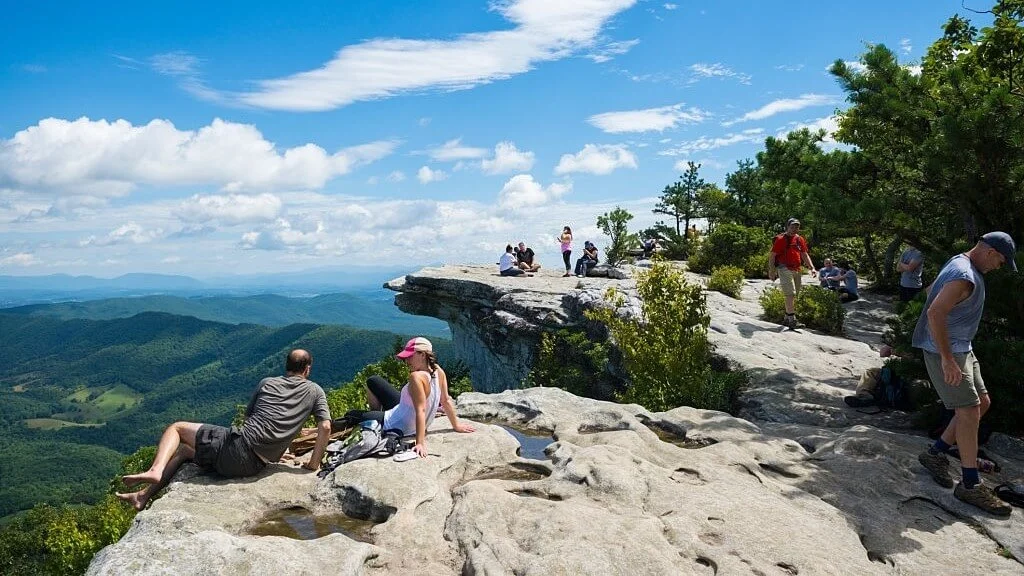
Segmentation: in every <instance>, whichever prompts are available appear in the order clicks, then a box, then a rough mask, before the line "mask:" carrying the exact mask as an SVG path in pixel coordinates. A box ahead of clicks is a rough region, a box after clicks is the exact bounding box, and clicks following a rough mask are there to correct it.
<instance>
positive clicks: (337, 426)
mask: <svg viewBox="0 0 1024 576" xmlns="http://www.w3.org/2000/svg"><path fill="white" fill-rule="evenodd" d="M366 389H367V390H369V391H370V393H371V394H373V395H374V396H376V397H377V400H378V401H379V402H380V410H349V411H348V412H346V413H345V416H344V417H342V418H338V419H336V420H332V421H331V431H332V432H337V431H339V430H344V429H345V428H349V427H351V426H356V425H358V424H359V423H360V422H362V421H363V420H376V421H378V422H380V423H381V424H382V425H383V424H384V412H385V411H387V410H390V409H392V408H394V407H395V406H398V403H399V402H400V401H401V400H402V393H401V392H400V391H399V390H398V389H397V388H395V387H394V386H392V385H391V384H389V383H388V381H387V380H385V379H383V378H381V377H380V376H370V377H369V378H367V379H366Z"/></svg>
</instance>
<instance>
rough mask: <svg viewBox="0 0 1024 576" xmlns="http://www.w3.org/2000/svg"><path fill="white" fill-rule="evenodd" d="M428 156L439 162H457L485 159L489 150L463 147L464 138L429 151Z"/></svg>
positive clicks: (450, 141)
mask: <svg viewBox="0 0 1024 576" xmlns="http://www.w3.org/2000/svg"><path fill="white" fill-rule="evenodd" d="M426 154H427V156H430V158H431V159H432V160H435V161H437V162H453V161H455V160H467V159H468V160H475V159H477V158H483V157H484V156H486V155H487V149H486V148H474V147H472V146H463V145H462V138H455V139H454V140H449V141H447V142H445V143H444V144H442V145H440V146H438V147H436V148H431V149H430V150H427V152H426Z"/></svg>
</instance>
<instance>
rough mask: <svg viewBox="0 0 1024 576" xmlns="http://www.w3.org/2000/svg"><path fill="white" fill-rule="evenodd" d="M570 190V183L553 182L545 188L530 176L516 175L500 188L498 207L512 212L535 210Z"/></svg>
mask: <svg viewBox="0 0 1024 576" xmlns="http://www.w3.org/2000/svg"><path fill="white" fill-rule="evenodd" d="M571 190H572V184H571V183H564V184H562V183H558V182H555V183H553V184H550V185H548V186H547V187H545V186H541V184H540V183H539V182H537V181H536V180H534V179H533V176H531V175H530V174H516V175H515V176H513V177H511V178H509V179H508V182H505V185H504V186H502V187H501V192H500V193H498V205H499V206H501V207H502V208H505V209H512V210H524V209H527V208H536V207H537V206H543V205H545V204H550V203H551V202H553V201H555V200H558V199H559V198H561V197H562V196H564V195H565V194H566V193H568V192H569V191H571Z"/></svg>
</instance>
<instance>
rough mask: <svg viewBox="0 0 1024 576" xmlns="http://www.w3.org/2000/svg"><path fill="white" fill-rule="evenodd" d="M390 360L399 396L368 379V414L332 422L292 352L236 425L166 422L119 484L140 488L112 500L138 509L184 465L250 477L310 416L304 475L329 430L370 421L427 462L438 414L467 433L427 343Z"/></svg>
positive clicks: (284, 449) (306, 367)
mask: <svg viewBox="0 0 1024 576" xmlns="http://www.w3.org/2000/svg"><path fill="white" fill-rule="evenodd" d="M396 356H397V357H398V358H399V359H401V360H403V361H404V362H405V363H406V365H407V366H408V367H409V380H408V382H406V384H405V386H404V387H403V388H402V389H401V391H399V390H398V389H397V388H395V387H394V386H392V385H391V384H390V383H388V382H387V381H385V380H384V379H382V378H380V377H378V376H373V377H371V378H370V379H369V381H368V382H367V383H366V389H367V390H366V396H367V399H368V402H369V408H370V410H369V411H355V412H350V413H349V414H346V416H345V418H339V419H338V420H334V421H332V420H331V412H330V409H329V408H328V406H327V395H326V394H325V393H324V390H323V388H321V387H320V386H319V385H318V384H317V383H316V382H313V381H312V380H310V379H309V373H310V370H311V369H312V366H313V357H312V356H311V355H310V354H309V352H307V351H305V350H292V351H291V352H289V354H288V357H287V360H286V361H285V374H284V376H273V377H269V378H264V379H263V380H261V381H260V383H259V384H258V385H257V386H256V390H255V391H254V392H253V395H252V398H251V399H250V400H249V405H248V407H247V408H246V410H245V420H244V422H243V423H242V425H241V426H232V427H230V428H227V427H224V426H216V425H212V424H202V423H197V422H175V423H174V424H171V425H170V426H168V427H167V429H166V430H164V433H163V435H162V436H161V437H160V443H159V444H158V445H157V450H156V455H155V456H154V458H153V463H152V464H151V465H150V467H149V469H147V470H146V471H145V472H142V473H139V474H129V475H126V476H124V478H122V481H123V482H124V484H125V485H126V486H129V487H132V486H137V485H145V487H144V488H142V489H140V490H138V491H135V492H128V493H119V494H117V497H118V498H120V499H121V500H123V501H125V502H127V503H128V504H130V505H132V507H134V508H135V509H136V510H142V509H143V508H145V507H146V505H147V504H148V503H149V502H150V500H152V498H153V497H154V496H155V495H156V494H157V493H159V492H160V490H162V489H163V488H164V487H165V486H167V484H168V483H169V482H170V481H171V479H172V478H173V477H174V474H175V473H176V472H177V471H178V468H179V467H180V466H181V465H182V464H184V463H185V462H189V461H192V462H195V463H196V464H198V465H199V466H200V467H201V468H202V469H204V470H205V471H208V472H215V473H217V474H219V475H221V476H224V477H227V478H243V477H247V476H254V475H256V474H258V473H260V472H261V471H262V470H263V469H264V468H266V466H267V464H271V463H275V462H278V461H282V460H287V459H288V456H289V455H290V454H289V453H288V449H289V447H290V446H291V443H292V440H293V439H294V438H295V437H296V436H297V435H298V434H299V433H300V432H301V431H302V426H303V424H304V423H305V422H306V420H307V419H308V418H309V417H313V419H314V420H316V422H317V427H316V443H315V445H314V447H313V451H312V454H311V455H310V458H309V460H308V461H306V462H305V463H304V464H302V467H303V468H305V469H307V470H309V471H316V470H318V469H319V468H320V466H321V463H322V461H323V458H324V454H325V452H326V450H327V444H328V441H329V440H330V437H331V434H332V431H334V432H338V430H334V429H335V428H339V429H340V428H344V427H351V425H352V423H353V421H356V422H359V421H364V420H375V421H377V422H378V423H379V424H380V427H381V428H383V429H385V430H396V431H398V432H399V433H400V434H401V435H402V436H410V437H414V438H415V444H414V445H413V446H412V449H411V453H413V454H415V455H416V456H419V457H421V458H425V457H426V456H427V428H428V427H429V426H430V423H431V422H432V421H433V419H434V415H435V414H436V413H437V412H438V411H439V410H443V411H444V414H445V416H447V417H448V420H449V422H450V423H451V426H452V430H454V431H455V432H473V431H474V428H473V426H471V425H469V424H467V423H465V422H460V421H459V417H458V416H457V415H456V413H455V406H454V405H453V404H452V399H451V397H450V396H449V395H448V377H447V376H446V375H445V372H444V370H443V369H442V368H441V366H439V365H438V363H437V357H436V356H435V355H434V349H433V345H432V344H431V342H430V341H429V340H427V339H426V338H422V337H421V338H413V339H412V340H409V341H408V342H407V343H406V345H405V347H404V348H403V349H402V350H401V351H400V352H399V353H398V354H396Z"/></svg>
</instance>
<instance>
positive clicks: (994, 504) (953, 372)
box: [911, 232, 1017, 516]
mask: <svg viewBox="0 0 1024 576" xmlns="http://www.w3.org/2000/svg"><path fill="white" fill-rule="evenodd" d="M1016 252H1017V246H1016V244H1014V242H1013V238H1011V237H1010V235H1009V234H1007V233H1005V232H989V233H988V234H985V235H984V236H982V237H981V239H980V240H978V243H977V244H975V245H974V247H973V248H971V249H970V250H969V251H967V252H965V253H963V254H957V255H956V256H953V257H952V258H950V259H949V261H948V262H946V264H945V265H944V266H943V267H942V270H941V271H940V272H939V275H938V276H937V277H936V278H935V282H933V283H932V285H931V286H929V287H928V289H927V299H926V300H925V303H924V309H923V310H921V316H920V317H919V318H918V319H917V325H916V326H915V327H914V335H913V338H912V340H911V344H913V346H914V347H915V348H920V349H921V350H922V351H923V352H924V363H925V367H927V368H928V378H929V379H930V380H931V381H932V386H933V387H934V388H935V392H937V393H938V395H939V398H940V399H942V403H943V404H944V405H945V406H946V408H948V409H951V410H953V411H954V412H955V415H954V416H953V419H952V420H951V421H950V422H949V426H947V427H946V430H945V431H943V433H942V436H941V437H940V438H939V439H938V440H936V441H935V444H933V445H932V447H931V448H929V449H928V450H926V451H925V452H923V453H922V454H921V455H920V456H918V458H917V459H918V461H920V462H921V465H923V466H924V467H925V469H927V470H928V472H929V473H930V474H931V476H932V479H933V480H935V482H936V483H937V484H938V485H939V486H942V487H943V488H953V476H952V474H951V473H950V471H949V460H948V459H947V458H946V454H947V453H949V451H950V448H952V445H954V444H956V445H957V446H958V447H959V449H960V466H961V469H960V470H961V480H960V483H959V484H957V485H956V488H955V489H954V490H953V496H955V497H956V498H957V499H958V500H960V501H962V502H966V503H967V504H971V505H972V506H977V507H978V508H981V509H982V510H984V511H986V512H989V513H990V514H995V515H996V516H1009V515H1010V512H1011V510H1012V509H1011V508H1010V505H1009V504H1007V503H1006V502H1003V501H1002V500H1000V499H999V497H998V496H996V494H995V493H994V492H993V491H992V489H991V488H989V487H987V486H985V485H984V484H982V482H981V478H980V477H979V476H978V461H977V457H978V423H979V422H980V421H981V417H982V416H983V415H984V414H985V412H987V411H988V409H989V407H990V406H992V400H991V399H990V398H989V394H988V390H987V389H986V388H985V382H984V380H982V378H981V366H979V365H978V359H977V358H975V357H974V351H973V349H972V346H971V341H972V340H973V339H974V335H975V334H977V332H978V324H979V323H980V322H981V313H982V311H983V310H984V308H985V279H984V278H983V277H982V275H983V274H986V273H988V272H991V271H992V270H995V269H996V268H999V267H1000V266H1004V265H1005V266H1009V267H1010V269H1011V270H1013V271H1014V272H1017V263H1016V262H1015V261H1014V257H1015V255H1016Z"/></svg>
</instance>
